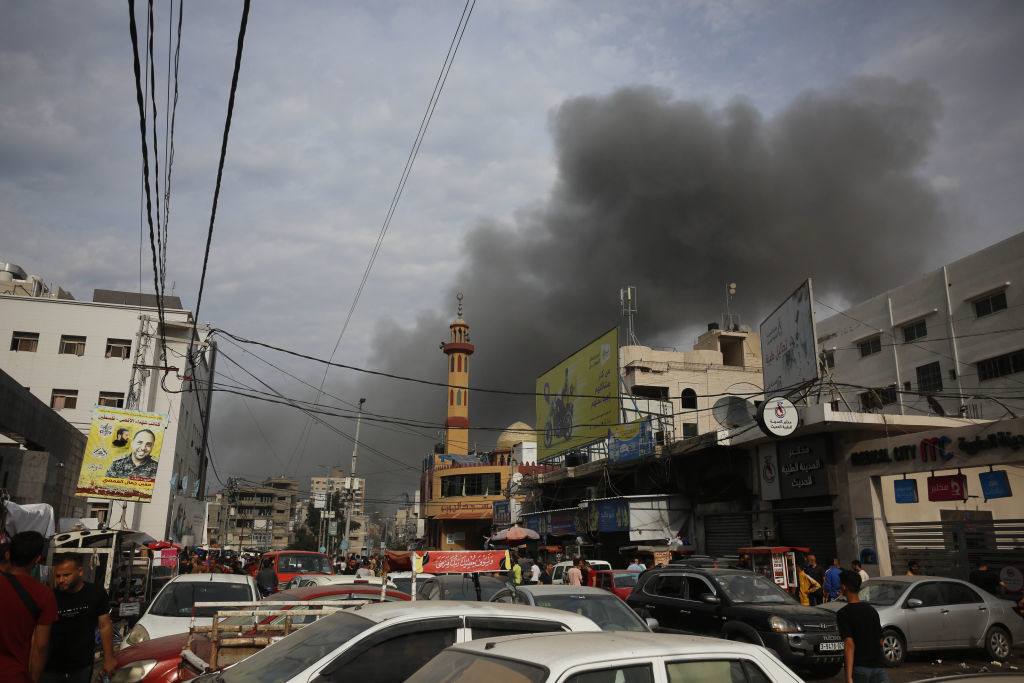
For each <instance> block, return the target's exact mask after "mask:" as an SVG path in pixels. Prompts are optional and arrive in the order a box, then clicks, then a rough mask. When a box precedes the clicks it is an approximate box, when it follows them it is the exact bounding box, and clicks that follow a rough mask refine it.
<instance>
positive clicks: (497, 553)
mask: <svg viewBox="0 0 1024 683" xmlns="http://www.w3.org/2000/svg"><path fill="white" fill-rule="evenodd" d="M414 556H415V557H416V565H417V566H416V571H417V572H423V573H426V574H445V573H449V572H501V571H505V570H506V569H508V566H509V559H508V551H506V550H425V551H423V552H422V553H415V555H414Z"/></svg>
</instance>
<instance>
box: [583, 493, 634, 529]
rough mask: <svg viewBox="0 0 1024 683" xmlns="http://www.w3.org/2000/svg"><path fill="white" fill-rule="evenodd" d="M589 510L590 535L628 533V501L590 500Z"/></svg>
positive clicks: (617, 499)
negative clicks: (597, 533)
mask: <svg viewBox="0 0 1024 683" xmlns="http://www.w3.org/2000/svg"><path fill="white" fill-rule="evenodd" d="M589 508H590V509H589V510H588V512H589V517H590V519H589V526H590V533H596V532H599V531H629V501H628V500H626V499H625V498H612V499H610V500H592V501H590V506H589Z"/></svg>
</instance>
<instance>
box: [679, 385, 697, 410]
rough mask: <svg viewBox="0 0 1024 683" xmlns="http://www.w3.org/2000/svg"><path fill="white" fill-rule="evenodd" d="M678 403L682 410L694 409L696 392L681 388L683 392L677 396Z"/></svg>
mask: <svg viewBox="0 0 1024 683" xmlns="http://www.w3.org/2000/svg"><path fill="white" fill-rule="evenodd" d="M679 403H680V405H679V407H680V408H681V409H682V410H696V409H697V392H696V391H694V390H693V389H683V393H682V394H681V395H680V396H679Z"/></svg>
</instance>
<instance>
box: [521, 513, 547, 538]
mask: <svg viewBox="0 0 1024 683" xmlns="http://www.w3.org/2000/svg"><path fill="white" fill-rule="evenodd" d="M541 517H542V515H524V518H525V521H526V528H527V529H530V530H531V531H536V532H537V533H538V534H542V533H545V532H543V531H541V530H540V518H541Z"/></svg>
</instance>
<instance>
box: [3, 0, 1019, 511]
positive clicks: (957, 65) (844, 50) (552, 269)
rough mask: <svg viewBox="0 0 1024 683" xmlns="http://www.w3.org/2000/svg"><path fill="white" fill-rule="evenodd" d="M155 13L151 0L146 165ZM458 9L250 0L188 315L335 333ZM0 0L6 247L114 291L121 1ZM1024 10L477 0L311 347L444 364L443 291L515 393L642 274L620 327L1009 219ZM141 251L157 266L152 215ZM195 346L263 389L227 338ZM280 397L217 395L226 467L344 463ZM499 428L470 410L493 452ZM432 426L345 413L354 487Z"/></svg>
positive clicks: (193, 232) (494, 407)
mask: <svg viewBox="0 0 1024 683" xmlns="http://www.w3.org/2000/svg"><path fill="white" fill-rule="evenodd" d="M138 9H139V14H138V20H139V22H140V30H141V31H142V32H143V35H144V27H145V13H144V3H140V7H139V8H138ZM169 9H170V8H169V5H168V3H167V2H165V1H161V2H157V3H156V4H155V11H156V29H157V30H156V34H157V36H156V39H155V45H154V50H155V53H156V55H157V57H156V72H157V83H158V87H157V93H158V103H159V109H160V113H159V116H158V130H159V131H160V136H159V146H160V159H159V162H160V165H161V168H163V167H165V165H166V164H165V158H164V156H163V154H164V149H163V148H164V146H165V145H164V137H163V131H164V127H163V123H164V116H165V113H166V110H165V109H164V102H165V96H166V90H165V89H166V87H167V68H168V64H167V55H168V27H169V17H168V12H169ZM462 10H463V2H461V1H459V0H456V1H454V2H453V1H450V0H431V1H430V2H406V3H393V2H384V1H377V0H375V1H373V2H364V3H360V2H345V3H326V2H322V3H266V2H264V3H261V2H256V3H253V8H252V11H251V14H250V17H249V25H248V33H247V35H246V39H245V50H244V54H243V59H242V70H241V77H240V81H239V87H238V94H237V99H236V104H235V112H234V121H233V125H232V130H231V138H230V142H229V146H228V154H227V163H226V169H225V175H224V181H223V187H222V190H221V196H220V205H219V208H218V213H217V222H216V227H215V231H214V236H213V247H212V251H211V255H210V265H209V270H208V274H207V285H206V290H205V292H204V294H203V304H202V310H201V312H200V318H201V320H202V321H211V322H212V323H213V324H214V325H215V326H217V327H220V328H224V329H226V330H230V331H232V332H235V333H236V334H239V335H242V336H245V337H249V338H253V339H258V340H262V341H266V342H268V343H271V344H275V345H279V346H282V347H287V348H292V349H296V350H299V351H301V352H303V353H306V354H309V355H313V356H318V357H326V356H328V355H330V353H331V351H332V349H333V348H334V345H335V343H336V341H337V339H338V334H339V332H340V330H341V326H342V323H343V322H344V319H345V314H346V312H347V311H348V309H349V306H350V305H351V303H352V299H353V296H354V294H355V291H356V288H357V287H358V284H359V281H360V279H361V277H362V274H363V270H364V268H365V265H366V263H367V259H368V258H369V256H370V252H371V250H372V248H373V245H374V242H375V240H376V237H377V234H378V231H379V230H380V227H381V225H382V223H383V221H384V218H385V216H386V213H387V209H388V206H389V203H390V201H391V197H392V195H393V193H394V190H395V187H396V184H397V182H398V180H399V178H400V175H401V171H402V168H403V165H404V163H405V161H406V157H407V155H408V153H409V150H410V147H411V145H412V142H413V140H414V136H415V134H416V130H417V127H418V126H419V124H420V120H421V118H422V116H423V113H424V110H425V108H426V105H427V103H428V101H429V98H430V95H431V91H432V89H433V87H434V82H435V79H436V77H437V74H438V72H439V71H440V69H441V66H442V63H443V60H444V56H445V53H446V51H447V49H448V45H449V42H450V41H451V38H452V35H453V33H454V31H455V28H456V26H457V25H458V21H459V17H460V14H461V13H462ZM0 11H2V16H3V17H4V21H3V22H2V23H0V93H2V97H0V261H10V262H14V263H17V264H19V265H20V266H22V267H23V268H25V270H27V271H28V272H30V273H34V274H38V275H40V276H42V277H43V278H45V279H46V280H47V281H48V282H51V283H53V284H59V285H61V286H63V287H65V288H66V289H69V290H71V292H72V293H73V294H74V296H75V297H76V298H79V299H89V298H91V296H92V290H93V289H94V288H109V289H124V290H132V291H134V290H138V288H139V248H140V234H141V232H140V228H141V226H142V224H141V223H140V215H141V214H140V198H141V194H140V179H141V150H140V139H139V120H138V109H137V105H136V100H135V86H134V79H133V73H132V54H131V42H130V38H129V17H128V10H127V5H126V3H122V2H85V1H81V2H74V3H50V2H33V3H21V2H0ZM240 16H241V3H240V2H228V1H226V0H225V1H222V2H216V3H206V2H203V3H199V2H192V3H186V6H185V12H184V25H183V30H182V42H181V61H180V82H179V92H180V95H179V102H178V107H177V118H176V127H175V135H174V149H175V156H174V165H173V176H172V194H171V204H170V215H171V218H170V223H169V243H170V247H169V252H168V258H167V287H168V290H170V288H171V286H172V283H173V285H174V294H176V295H178V296H180V297H181V298H182V301H183V302H184V304H185V306H186V307H189V308H194V307H195V303H196V296H197V290H198V284H199V282H198V280H199V273H200V268H201V262H202V248H203V242H204V240H205V236H206V229H207V226H208V224H209V220H210V208H211V203H212V196H213V187H214V180H215V176H216V164H217V156H218V154H219V150H220V140H221V135H222V132H223V125H224V116H225V112H226V108H227V97H228V88H229V84H230V79H231V71H232V65H233V59H234V53H235V43H236V38H237V31H238V25H239V19H240ZM1022 34H1024V4H1022V3H1020V2H1016V1H1014V0H1009V1H1007V2H990V1H985V0H976V1H973V2H901V3H893V2H870V1H857V2H732V1H727V0H708V1H706V2H705V1H693V2H638V3H625V2H621V1H615V2H601V1H599V0H580V1H579V2H572V1H568V0H567V1H562V2H545V1H540V0H538V1H529V0H516V1H510V2H506V1H500V2H487V1H481V2H480V3H478V4H477V6H476V7H475V9H474V11H473V14H472V17H471V19H470V21H469V24H468V29H467V30H466V33H465V38H464V40H463V42H462V45H461V48H460V50H459V53H458V55H457V57H456V59H455V63H454V66H453V68H452V70H451V73H450V75H449V77H448V80H447V83H446V84H445V88H444V91H443V93H442V95H441V98H440V102H439V104H438V106H437V110H436V112H435V114H434V117H433V120H432V122H431V126H430V129H429V131H428V133H427V136H426V139H425V141H424V143H423V145H422V148H421V149H420V153H419V157H418V159H417V160H416V165H415V167H414V169H413V171H412V175H411V177H410V179H409V182H408V185H407V186H406V189H405V195H404V196H403V198H402V201H401V203H400V204H399V206H398V208H397V211H396V213H395V216H394V219H393V222H392V224H391V228H390V230H389V232H388V233H387V237H386V239H385V241H384V244H383V247H382V249H381V251H380V255H379V257H378V259H377V262H376V265H375V267H374V269H373V271H372V274H371V276H370V278H369V281H368V283H367V285H366V289H365V292H364V294H363V298H362V300H361V302H360V304H359V307H358V309H357V311H356V313H355V315H354V317H353V320H352V323H351V325H350V327H349V328H348V330H347V332H346V333H345V336H344V338H343V339H342V341H341V345H340V348H339V350H338V354H337V356H336V359H337V360H339V361H342V362H346V363H351V364H354V365H359V366H367V367H373V368H376V369H381V370H387V371H391V372H396V373H399V374H404V375H412V376H416V377H423V378H427V379H433V380H437V379H442V378H443V373H444V359H443V357H442V356H441V354H440V353H439V352H438V349H437V343H438V342H439V341H441V340H442V339H443V338H444V337H445V336H446V334H447V323H448V322H449V321H450V320H451V318H453V317H454V313H455V301H454V294H455V292H456V291H460V290H461V291H464V292H465V297H466V298H465V305H466V318H467V320H468V321H469V322H470V324H471V325H472V326H473V327H472V333H473V338H474V342H476V344H477V346H478V351H477V358H476V359H475V360H476V361H477V364H476V365H474V374H473V376H472V377H471V384H473V385H476V386H485V387H497V388H508V389H513V390H517V391H531V390H532V389H533V386H532V378H533V377H535V376H536V375H537V374H538V373H539V372H540V371H543V370H545V369H546V368H547V367H550V365H551V364H552V363H553V362H555V361H557V360H558V359H559V358H561V357H564V356H565V355H568V354H569V353H571V352H572V351H573V350H575V349H576V348H578V347H579V346H580V345H582V344H583V343H586V342H587V341H589V340H590V339H592V338H594V337H596V336H597V335H598V334H599V333H601V332H602V331H604V330H606V329H608V328H609V327H612V326H614V325H615V324H616V323H617V322H618V320H617V295H618V289H619V287H621V286H624V285H627V284H630V285H636V286H637V287H638V288H639V299H640V309H641V310H640V317H639V320H638V328H639V331H640V335H641V341H643V342H645V343H651V344H660V345H671V346H676V347H678V348H680V349H681V350H682V349H688V348H690V346H691V345H692V342H693V336H694V334H695V333H696V332H697V331H698V330H699V329H700V328H701V327H702V326H703V325H704V324H705V323H706V322H708V321H710V320H714V319H716V317H717V316H718V315H719V314H720V313H721V310H720V309H721V308H722V306H721V304H720V302H721V295H722V292H723V291H724V286H725V283H726V282H728V281H730V280H733V281H737V282H739V283H740V291H739V294H738V296H737V298H736V304H735V307H736V308H737V309H738V310H739V311H740V313H741V315H743V316H744V321H745V322H748V323H750V324H752V325H754V326H755V327H756V324H757V323H758V322H759V320H760V316H762V315H763V313H764V312H765V307H766V306H769V305H770V304H771V303H772V302H776V301H778V300H780V299H781V298H782V297H784V296H785V295H786V294H787V293H788V292H789V291H791V290H792V289H793V288H794V287H795V286H796V284H798V283H799V282H800V281H801V280H802V279H804V278H805V277H808V276H813V277H814V278H815V286H816V290H817V291H819V292H821V293H822V296H824V297H827V298H828V300H829V301H830V302H833V303H835V304H837V305H844V304H849V303H853V302H855V301H857V300H860V299H863V298H867V297H869V296H871V295H873V294H876V293H878V292H879V291H882V290H883V289H885V288H888V287H891V286H894V285H897V284H899V283H901V282H904V281H907V280H910V279H912V278H914V277H915V276H916V275H918V274H920V273H921V272H924V271H926V270H929V269H932V268H935V267H937V266H939V265H941V264H943V263H945V262H948V261H950V260H953V259H956V258H959V257H961V256H964V255H966V254H968V253H970V252H972V251H975V250H976V249H978V248H981V247H983V246H986V245H989V244H992V243H994V242H996V241H998V240H1000V239H1003V238H1005V237H1008V236H1010V235H1012V234H1015V233H1017V232H1019V231H1020V230H1021V229H1022V227H1021V226H1022V223H1021V219H1020V216H1021V215H1022V209H1024V193H1021V192H1020V179H1021V177H1022V176H1021V171H1022V166H1024V157H1022V149H1024V119H1022V117H1021V112H1024V83H1022V82H1021V81H1022V78H1021V76H1020V64H1022V63H1024V41H1021V40H1020V35H1022ZM150 153H151V154H152V146H151V147H150ZM161 184H163V181H162V180H161ZM142 262H143V277H142V289H143V290H144V291H152V289H153V285H152V277H153V276H152V270H151V267H150V256H149V245H148V236H147V242H146V244H145V251H144V252H143V259H142ZM825 313H827V311H821V310H819V315H824V314H825ZM221 349H222V350H223V351H224V352H225V354H226V355H227V356H229V357H231V358H233V359H235V360H237V361H238V362H239V363H241V364H242V365H243V366H245V367H246V368H247V369H249V370H250V371H251V372H253V373H254V374H256V375H258V376H259V377H260V378H261V379H263V380H264V381H265V382H267V383H268V384H270V385H272V386H273V387H274V388H275V389H277V390H278V391H281V392H283V393H285V394H287V395H289V396H294V397H298V398H303V399H312V397H313V390H312V389H311V388H309V387H308V386H304V385H303V384H301V383H299V382H298V381H296V380H294V379H291V378H289V377H286V376H284V375H282V374H280V373H279V372H277V371H275V370H273V369H271V368H270V367H269V366H267V365H265V364H263V363H262V362H261V361H259V360H258V359H256V358H255V357H253V356H249V355H246V354H244V353H243V352H241V351H240V350H239V349H237V348H235V347H233V346H232V345H230V343H228V342H226V341H225V342H221ZM252 350H253V351H255V352H257V353H259V354H260V355H261V356H263V357H265V358H266V359H267V360H270V361H271V362H273V363H275V364H277V365H279V366H281V367H283V368H285V369H287V370H288V371H289V372H291V373H293V374H294V375H296V376H297V377H298V378H300V379H301V380H303V381H305V382H308V383H311V384H314V385H316V384H318V383H319V381H320V378H321V377H322V373H323V367H322V366H318V365H315V364H312V363H308V362H304V361H300V360H298V359H295V358H289V357H287V356H283V355H280V354H271V353H270V352H266V351H265V350H259V349H255V348H254V349H252ZM218 370H222V371H223V374H222V377H223V379H224V380H225V381H231V380H230V378H231V377H233V378H234V379H235V380H237V381H242V382H245V383H247V384H250V385H254V386H255V385H256V382H255V380H253V379H252V378H251V377H248V376H246V375H245V373H244V372H243V371H242V370H240V369H238V368H237V367H235V366H233V365H231V363H230V361H227V360H224V359H222V360H221V361H219V363H218ZM229 372H230V375H229V374H228V373H229ZM327 389H328V391H330V393H331V394H333V396H334V397H329V398H328V399H327V402H328V403H329V404H331V405H336V406H337V405H344V404H343V403H341V402H340V401H347V402H349V403H351V402H354V401H355V400H356V399H357V398H358V397H359V396H366V397H367V399H368V400H367V410H368V411H372V412H375V413H379V414H383V415H389V416H395V417H398V418H401V419H413V420H417V421H426V422H432V423H436V424H440V423H442V422H443V420H444V403H443V401H444V393H443V389H436V388H429V387H417V386H411V385H408V384H405V383H400V382H379V381H377V382H372V381H369V380H366V379H364V378H360V377H358V376H354V375H352V374H346V373H344V372H343V371H340V370H332V371H331V374H330V375H329V376H328V381H327ZM335 397H336V398H335ZM470 417H471V421H472V423H473V424H474V426H477V427H488V428H491V427H493V428H495V429H497V428H498V427H500V426H503V425H508V424H510V423H511V422H513V421H516V420H525V421H527V422H531V421H532V418H533V416H532V403H531V402H530V401H529V400H525V401H522V400H520V401H516V400H505V399H501V400H499V399H496V398H489V397H487V396H485V395H481V394H476V395H475V402H474V403H473V407H472V409H471V415H470ZM331 422H332V423H334V424H336V425H337V427H338V428H339V429H340V430H342V431H343V432H345V433H346V434H351V432H352V431H354V430H353V424H352V420H350V419H331ZM305 427H306V419H305V417H304V416H302V415H301V414H299V413H296V412H295V411H294V410H292V409H289V408H284V407H276V406H271V405H267V404H264V403H260V402H257V401H255V400H248V401H245V402H243V401H242V400H241V399H239V398H237V397H232V396H228V395H218V396H217V398H216V401H215V405H214V431H213V432H212V434H211V437H212V441H213V451H214V454H215V457H216V461H217V463H218V469H219V470H220V472H221V474H222V475H225V476H226V475H228V474H234V475H244V476H246V477H248V478H258V477H261V476H265V475H270V474H280V473H282V472H283V473H286V474H288V475H293V476H299V477H303V478H304V477H308V476H309V475H311V474H315V473H318V472H321V471H322V470H321V469H319V466H322V465H330V464H336V463H339V462H340V463H341V464H342V465H343V466H345V467H346V469H347V468H348V466H349V461H348V459H349V455H350V453H351V441H349V440H346V439H345V438H341V437H338V436H337V435H336V434H334V433H332V432H330V431H328V430H326V429H323V428H321V427H315V428H314V429H313V430H312V431H311V432H310V438H309V439H308V441H307V440H306V439H304V438H303V436H302V435H303V434H304V430H305ZM409 431H414V432H415V433H416V435H413V434H410V433H409ZM496 434H497V432H496V431H494V430H493V429H484V430H481V431H478V432H475V438H476V439H478V443H479V445H480V447H481V448H484V449H486V448H488V447H493V442H494V439H495V438H496ZM437 438H438V437H437V429H436V428H425V429H415V430H410V429H408V428H404V427H396V426H393V425H391V426H387V425H379V424H378V425H375V424H373V423H368V422H364V424H363V431H362V434H361V440H362V442H363V443H364V444H365V445H366V449H365V451H361V456H362V457H361V458H360V467H359V470H360V472H361V473H367V475H368V476H369V477H370V481H369V485H368V486H369V495H370V497H371V498H374V499H377V498H379V499H387V498H394V497H395V496H397V495H399V494H400V493H401V492H402V491H403V490H411V489H412V488H414V487H415V486H416V482H417V481H418V474H417V472H418V468H419V465H418V463H419V461H420V459H421V458H422V457H423V455H424V454H425V453H426V452H428V451H429V450H430V448H431V445H432V443H433V441H436V440H437ZM382 453H383V454H386V455H387V456H388V457H389V458H392V459H393V460H391V459H388V457H385V456H384V455H382ZM395 460H397V461H400V462H402V463H405V464H406V466H405V467H402V466H399V465H396V463H395Z"/></svg>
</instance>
